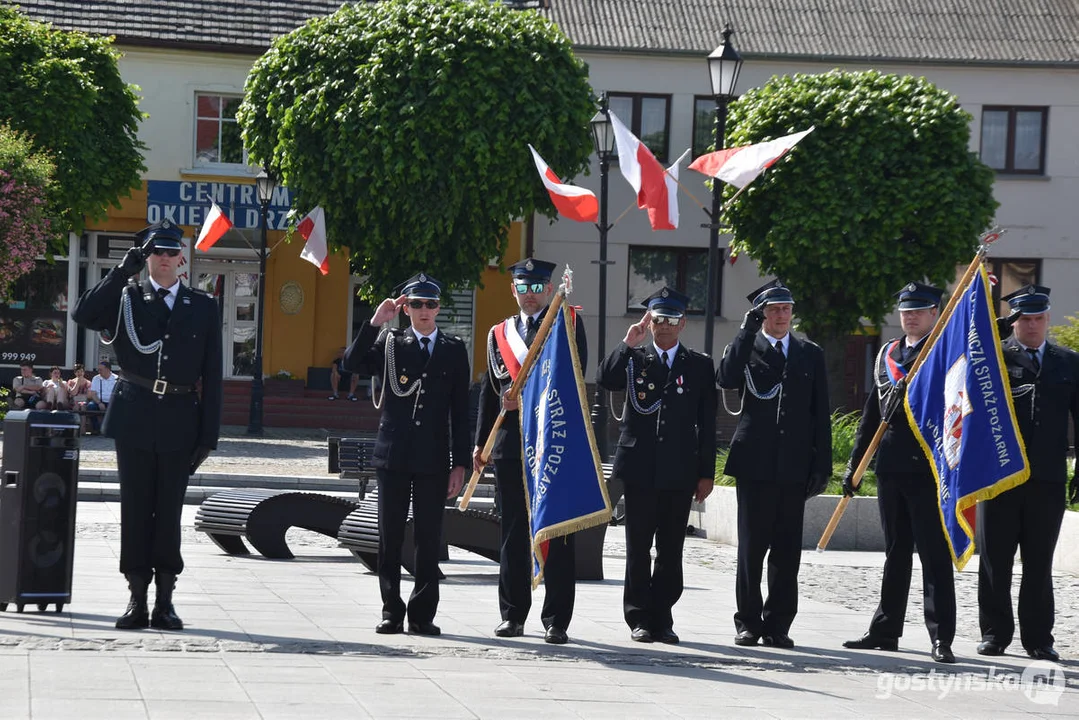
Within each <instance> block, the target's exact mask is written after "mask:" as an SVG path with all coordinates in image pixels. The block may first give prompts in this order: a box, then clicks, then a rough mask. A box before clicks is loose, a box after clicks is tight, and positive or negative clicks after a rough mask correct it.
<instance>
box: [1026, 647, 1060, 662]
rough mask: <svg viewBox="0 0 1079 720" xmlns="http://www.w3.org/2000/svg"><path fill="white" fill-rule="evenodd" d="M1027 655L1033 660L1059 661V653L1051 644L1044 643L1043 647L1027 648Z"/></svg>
mask: <svg viewBox="0 0 1079 720" xmlns="http://www.w3.org/2000/svg"><path fill="white" fill-rule="evenodd" d="M1027 655H1029V656H1030V657H1032V658H1034V659H1035V660H1049V661H1052V662H1060V654H1059V653H1058V652H1057V651H1056V650H1054V649H1053V647H1052V646H1051V645H1045V646H1043V647H1036V648H1032V649H1030V650H1027Z"/></svg>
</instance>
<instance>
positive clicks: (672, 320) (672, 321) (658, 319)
mask: <svg viewBox="0 0 1079 720" xmlns="http://www.w3.org/2000/svg"><path fill="white" fill-rule="evenodd" d="M681 321H682V318H676V317H663V316H662V315H653V316H652V322H653V323H654V324H656V325H662V324H663V323H667V324H668V325H677V324H678V323H680V322H681Z"/></svg>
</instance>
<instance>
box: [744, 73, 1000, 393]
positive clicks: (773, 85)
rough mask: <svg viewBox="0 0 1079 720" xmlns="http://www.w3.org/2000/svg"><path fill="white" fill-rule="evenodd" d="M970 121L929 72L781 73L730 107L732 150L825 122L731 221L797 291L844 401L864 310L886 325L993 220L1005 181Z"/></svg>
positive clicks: (804, 320) (968, 255)
mask: <svg viewBox="0 0 1079 720" xmlns="http://www.w3.org/2000/svg"><path fill="white" fill-rule="evenodd" d="M970 121H971V116H970V115H969V114H968V113H967V112H965V111H964V110H963V109H962V108H961V107H960V106H959V103H958V102H957V101H956V98H955V97H954V96H953V95H951V94H950V93H948V92H946V91H944V90H941V89H940V88H938V87H936V86H934V85H933V84H932V83H930V82H929V81H928V80H926V79H925V78H919V77H913V76H909V75H888V74H884V73H880V72H876V71H868V72H841V71H839V70H833V71H831V72H828V73H824V74H818V75H804V74H798V75H786V76H777V77H774V78H772V79H771V80H770V81H769V82H768V83H766V84H765V85H764V86H763V87H760V88H755V89H753V90H750V91H749V92H747V93H746V94H745V95H743V96H742V97H741V98H740V99H739V100H738V101H737V102H735V103H733V104H732V106H731V113H730V123H729V132H728V134H727V138H726V140H727V142H726V144H727V145H728V146H734V145H744V144H747V143H753V142H760V141H763V140H767V139H771V138H776V137H779V136H782V135H787V134H790V133H792V132H796V131H799V130H805V129H807V128H808V127H810V126H811V125H815V126H816V131H815V132H813V133H811V134H810V135H809V136H808V137H806V138H805V139H804V140H803V141H802V142H801V143H800V144H799V145H798V147H797V148H795V149H794V150H793V151H792V153H791V157H790V158H789V160H787V161H785V162H781V163H779V164H777V166H776V167H774V168H773V169H772V170H770V171H769V172H768V173H767V174H766V175H765V176H764V177H762V178H760V179H758V180H757V181H756V182H755V183H754V184H753V185H751V186H750V187H749V189H747V190H746V191H745V192H744V193H742V195H741V196H740V197H739V198H738V199H737V200H735V201H734V202H733V204H732V207H731V209H730V211H729V215H728V220H729V222H730V224H731V225H732V227H733V231H734V235H735V240H734V247H735V249H736V250H738V251H741V252H746V253H748V254H749V256H750V257H752V258H753V259H754V260H756V261H757V263H758V265H759V266H760V268H761V271H762V272H765V273H771V274H774V275H776V276H777V277H779V278H781V279H782V280H783V281H784V283H786V284H787V285H788V286H789V287H790V288H791V290H792V291H793V293H794V296H795V298H796V300H797V302H798V304H797V306H796V309H797V314H798V318H799V322H800V329H801V330H803V331H804V332H806V333H807V334H808V335H809V336H810V337H811V338H812V339H814V340H815V341H817V342H818V343H820V344H821V345H822V346H823V347H824V349H825V353H826V357H827V359H828V364H829V379H830V385H831V391H832V404H833V407H839V406H841V405H843V404H845V390H846V388H845V387H844V385H843V382H842V378H843V375H842V362H843V347H844V344H845V340H846V336H847V335H848V334H849V333H850V332H851V331H853V330H854V329H856V328H857V327H858V326H859V324H860V321H861V319H862V318H863V317H865V318H868V319H869V320H870V321H872V322H875V323H878V324H879V323H880V322H881V321H882V320H883V318H884V316H885V315H887V314H888V313H889V312H890V311H891V310H892V309H893V308H894V307H895V298H894V297H893V293H895V292H896V291H897V290H899V288H901V287H902V286H903V285H904V284H905V283H907V282H910V281H911V280H918V281H921V280H923V279H928V280H929V281H930V282H932V283H934V284H938V285H940V286H942V287H943V286H944V285H945V284H946V283H948V282H949V281H952V280H954V278H955V270H956V265H957V264H964V263H967V262H969V261H970V260H972V259H973V257H974V251H975V249H976V247H977V240H978V237H979V235H980V233H981V232H982V231H984V230H985V229H986V227H987V226H988V225H989V224H990V221H991V219H992V217H993V213H994V212H995V210H996V207H997V202H996V201H995V200H994V199H993V190H992V186H993V177H994V176H993V171H992V170H991V169H990V168H989V167H988V166H986V165H985V164H983V163H982V162H981V161H980V160H979V159H978V157H977V156H976V155H975V154H974V153H973V152H971V151H970V149H969V140H970ZM725 192H726V193H727V194H728V195H731V194H732V189H731V188H729V187H728V188H726V190H725Z"/></svg>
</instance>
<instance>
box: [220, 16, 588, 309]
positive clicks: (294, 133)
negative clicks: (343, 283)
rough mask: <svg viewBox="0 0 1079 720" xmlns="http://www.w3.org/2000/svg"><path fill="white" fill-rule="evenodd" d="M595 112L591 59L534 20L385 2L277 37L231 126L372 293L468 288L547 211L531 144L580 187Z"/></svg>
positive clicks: (257, 65) (550, 208)
mask: <svg viewBox="0 0 1079 720" xmlns="http://www.w3.org/2000/svg"><path fill="white" fill-rule="evenodd" d="M594 112H595V104H594V99H593V96H592V92H591V88H590V86H589V83H588V77H587V71H586V67H585V65H584V64H583V63H582V62H581V61H580V60H578V59H577V58H576V57H575V56H574V55H573V52H572V50H571V47H570V43H569V41H568V40H567V39H566V37H565V36H564V35H563V34H562V33H561V31H559V30H558V29H557V28H556V27H555V26H554V25H553V24H552V23H551V22H549V21H548V20H546V19H545V18H543V17H542V16H540V15H539V14H537V13H536V12H534V11H529V10H526V11H520V10H511V9H508V8H507V7H505V6H503V5H502V4H501V3H492V2H466V1H462V0H451V1H449V2H437V3H432V2H425V1H423V0H408V1H406V0H387V1H386V2H380V3H356V4H348V5H344V6H343V7H342V8H341V9H340V10H338V11H337V12H336V13H334V14H333V15H330V16H328V17H324V18H317V19H313V20H310V21H308V22H307V23H306V24H305V25H304V26H302V27H300V28H298V29H297V30H295V31H294V32H292V33H290V34H288V35H285V36H282V37H280V38H278V39H277V40H276V41H275V42H274V44H273V47H272V48H271V49H270V50H269V51H268V52H267V53H266V54H265V55H263V56H262V58H260V59H259V60H258V61H257V62H256V63H255V66H254V68H253V69H252V71H251V74H250V75H249V76H248V79H247V86H246V89H245V96H244V102H243V105H242V106H241V108H240V110H239V112H238V113H237V120H238V121H239V124H240V125H241V127H242V128H243V138H244V144H245V145H246V147H247V148H248V153H249V156H250V157H251V158H252V159H253V160H254V161H255V162H257V163H260V164H261V165H263V166H264V167H269V168H272V169H274V171H275V173H276V174H277V175H278V176H279V177H281V178H282V179H283V180H284V181H285V182H286V183H287V184H288V186H289V187H290V188H291V189H292V190H293V191H294V192H295V193H296V195H297V198H298V201H297V207H298V208H300V209H304V210H307V209H310V208H311V207H314V206H315V205H321V206H322V207H323V209H324V210H325V211H326V224H327V233H328V236H329V240H330V243H331V245H333V246H345V247H348V248H349V250H350V251H351V257H352V263H353V270H354V271H356V272H358V273H362V274H365V275H369V276H370V283H369V285H368V286H367V287H366V288H365V292H366V293H367V295H368V297H375V296H384V295H385V294H386V293H388V292H389V290H390V288H392V286H393V285H394V284H395V283H397V282H399V281H400V280H401V279H402V275H403V274H406V273H409V272H412V271H414V270H416V269H419V268H425V269H426V270H427V271H428V272H430V273H431V274H432V275H434V276H435V277H437V278H439V279H440V280H442V281H444V282H446V283H449V284H451V285H458V286H460V285H467V284H472V283H475V282H476V281H477V280H478V278H479V275H480V271H481V270H482V268H483V266H484V264H485V262H486V259H487V258H490V257H496V256H500V255H501V254H502V252H503V250H504V249H505V247H506V242H507V238H508V232H509V226H510V223H511V222H512V221H513V219H515V218H520V217H526V216H528V215H529V214H530V213H531V212H532V210H533V209H538V210H539V211H540V212H543V213H545V214H547V215H548V216H553V214H554V208H553V206H552V205H551V203H550V199H549V197H548V196H547V193H546V191H545V190H544V188H543V185H542V184H541V183H540V181H539V178H538V177H537V175H536V168H535V165H534V164H533V162H532V158H531V155H530V154H529V152H528V147H527V143H532V145H533V146H534V147H536V149H537V150H538V151H539V153H540V154H541V155H543V156H544V159H546V160H547V162H548V163H549V164H550V165H551V167H552V168H554V169H556V171H557V172H559V173H562V174H563V175H564V176H568V177H573V176H574V175H576V174H577V173H578V172H580V171H581V170H582V169H584V168H585V167H586V166H587V162H588V156H589V153H590V152H591V142H590V138H589V130H588V121H589V119H590V118H591V116H592V114H593V113H594Z"/></svg>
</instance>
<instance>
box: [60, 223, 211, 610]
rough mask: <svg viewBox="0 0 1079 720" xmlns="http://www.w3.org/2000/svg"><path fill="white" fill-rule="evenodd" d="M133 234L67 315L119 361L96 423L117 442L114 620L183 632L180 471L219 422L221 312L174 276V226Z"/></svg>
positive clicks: (191, 464)
mask: <svg viewBox="0 0 1079 720" xmlns="http://www.w3.org/2000/svg"><path fill="white" fill-rule="evenodd" d="M136 237H137V238H138V239H139V240H141V241H143V245H142V247H133V248H131V249H130V250H128V251H127V254H126V255H125V256H124V259H123V262H121V263H120V265H119V266H117V267H116V268H114V269H113V270H112V271H110V272H109V274H108V275H106V276H105V278H104V279H103V280H102V281H101V282H99V283H98V284H97V285H95V286H94V287H92V288H90V289H89V290H87V291H86V292H85V293H83V294H82V297H80V298H79V300H78V302H77V303H76V304H75V309H74V310H73V311H72V313H71V316H72V318H73V319H74V320H75V322H77V323H78V324H80V325H82V326H83V327H87V328H90V329H91V330H97V331H99V332H100V333H101V337H102V340H103V341H104V342H106V343H112V345H113V350H114V351H115V353H116V357H117V360H118V361H119V363H120V366H121V368H122V371H121V373H120V380H119V382H118V383H117V385H116V389H115V390H114V391H113V394H112V398H111V401H110V402H109V408H108V410H107V411H106V413H105V423H104V425H103V426H102V429H101V432H102V434H103V435H105V436H106V437H111V438H113V439H115V440H116V467H117V471H118V473H119V475H120V572H122V573H123V574H124V575H125V577H126V578H127V582H128V587H129V588H130V591H131V599H130V602H129V603H128V607H127V612H125V613H124V615H123V616H122V617H120V618H119V619H118V620H117V621H116V627H117V628H120V629H121V630H132V629H137V628H144V627H147V626H153V627H155V628H160V629H164V630H182V629H183V627H184V625H183V622H182V621H181V620H180V618H179V617H177V615H176V612H175V609H174V608H173V604H172V593H173V589H174V587H175V585H176V576H177V575H179V574H180V573H181V572H182V571H183V569H184V561H183V558H182V557H181V555H180V514H181V512H182V510H183V506H184V494H185V493H186V492H187V481H188V476H189V475H192V474H194V472H195V470H196V469H198V466H199V465H200V464H201V463H202V461H203V460H205V459H206V457H207V456H208V455H209V454H210V450H212V449H214V448H216V447H217V438H218V433H219V431H220V429H221V375H222V367H221V366H222V361H221V314H220V311H219V310H218V307H217V302H216V301H214V299H213V298H211V297H209V296H207V295H205V294H203V293H201V292H198V291H195V290H192V289H191V288H188V287H186V286H185V285H183V284H182V283H181V282H180V281H179V280H178V279H177V270H178V269H179V266H180V262H181V260H182V258H181V252H182V248H183V246H182V245H181V242H180V241H181V239H182V238H183V232H182V231H181V230H180V228H178V227H177V226H176V225H173V224H172V223H170V222H169V221H168V220H164V221H162V222H160V223H158V224H155V225H151V226H150V227H148V228H145V229H144V230H142V231H140V232H139V233H138V234H137V235H136ZM146 265H149V268H150V277H149V279H147V280H146V281H144V282H142V283H139V282H137V281H136V280H135V279H134V276H135V275H138V273H139V271H141V270H142V268H143V267H144V266H146ZM129 279H130V280H129ZM196 385H198V388H197V387H196ZM200 391H201V392H200ZM151 578H155V585H156V589H157V593H156V598H155V602H154V610H153V614H152V615H150V614H149V613H148V611H147V598H146V595H147V590H148V588H149V585H150V580H151Z"/></svg>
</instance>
